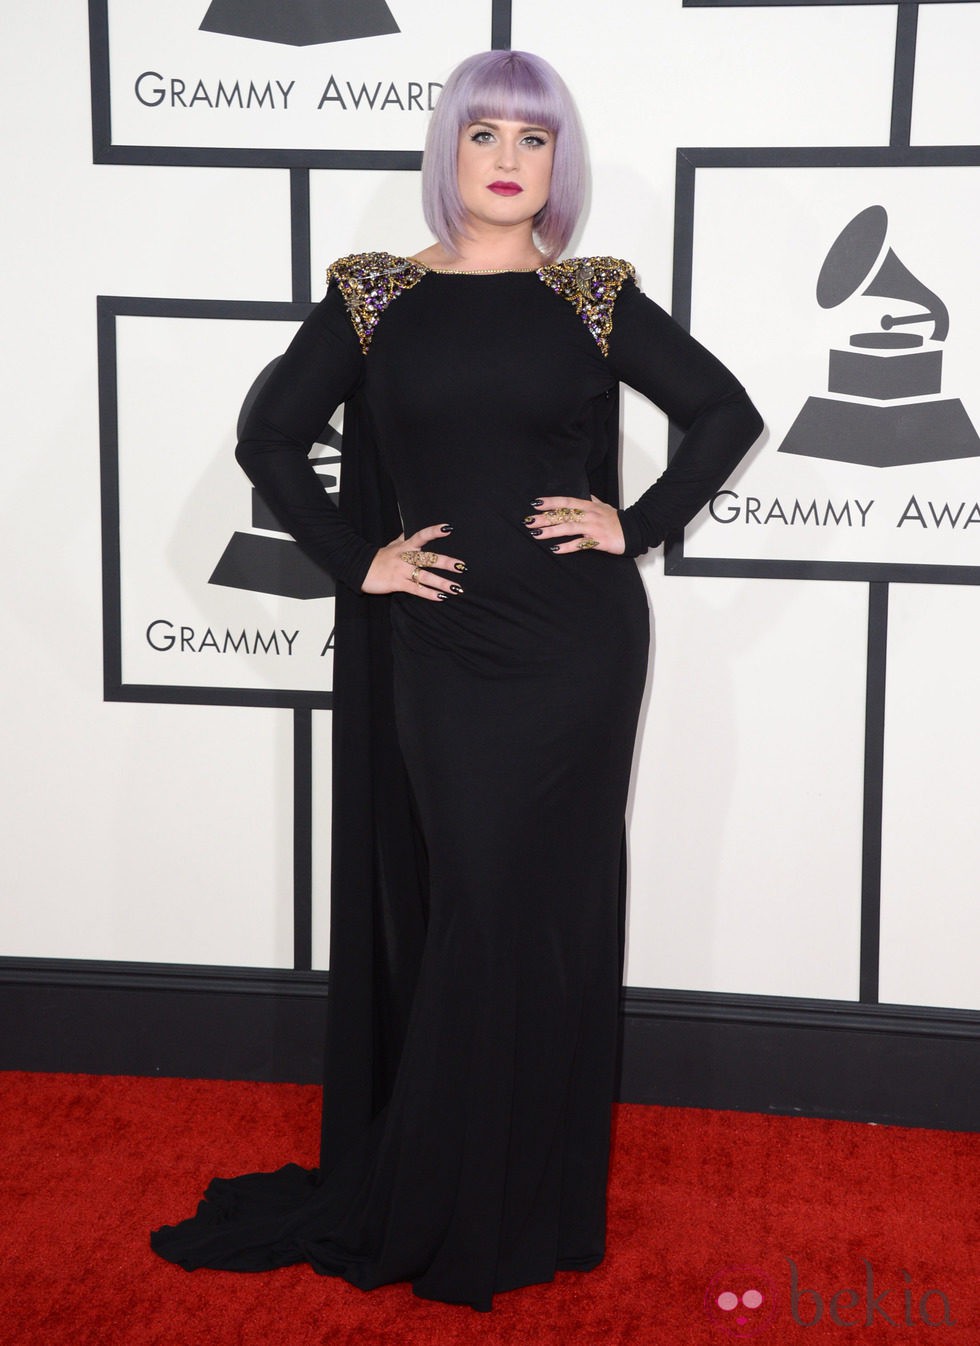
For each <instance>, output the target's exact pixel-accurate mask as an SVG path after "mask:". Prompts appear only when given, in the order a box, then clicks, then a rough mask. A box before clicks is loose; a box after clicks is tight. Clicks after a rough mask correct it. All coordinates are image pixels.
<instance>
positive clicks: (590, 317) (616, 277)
mask: <svg viewBox="0 0 980 1346" xmlns="http://www.w3.org/2000/svg"><path fill="white" fill-rule="evenodd" d="M538 276H539V277H540V278H541V280H543V281H544V283H545V285H547V286H548V287H549V289H552V290H554V292H555V294H558V295H561V297H562V298H563V299H567V300H568V302H569V303H570V304H571V305H572V307H573V308H574V309H575V312H576V313H577V314H578V315H579V316H580V318H581V319H582V321H583V322H584V323H585V325H586V327H587V328H588V329H589V331H590V332H591V333H592V335H593V337H594V338H595V341H596V344H597V345H598V347H599V349H600V350H601V351H602V353H603V355H608V354H609V334H610V332H611V331H612V327H613V306H614V305H615V303H616V297H617V296H618V294H619V292H620V290H621V289H622V287H623V284H624V282H625V281H627V280H634V279H635V278H636V271H635V270H634V268H633V266H632V265H631V263H629V262H624V261H622V260H621V259H620V258H618V257H569V258H567V259H566V260H565V261H564V262H552V263H551V264H550V265H548V266H543V267H541V269H540V270H539V271H538Z"/></svg>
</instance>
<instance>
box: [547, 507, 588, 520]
mask: <svg viewBox="0 0 980 1346" xmlns="http://www.w3.org/2000/svg"><path fill="white" fill-rule="evenodd" d="M584 513H585V511H584V510H581V509H575V508H570V507H569V506H568V505H560V506H559V508H558V509H546V510H545V512H544V517H545V518H546V519H547V520H548V522H549V523H572V522H575V521H577V520H579V519H581V517H582V515H583V514H584Z"/></svg>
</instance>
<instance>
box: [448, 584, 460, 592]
mask: <svg viewBox="0 0 980 1346" xmlns="http://www.w3.org/2000/svg"><path fill="white" fill-rule="evenodd" d="M449 588H450V589H451V590H452V592H453V593H454V594H461V593H462V592H463V586H462V585H461V584H450V586H449Z"/></svg>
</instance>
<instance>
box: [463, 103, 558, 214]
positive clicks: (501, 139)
mask: <svg viewBox="0 0 980 1346" xmlns="http://www.w3.org/2000/svg"><path fill="white" fill-rule="evenodd" d="M554 157H555V137H554V135H553V134H552V132H551V131H548V130H545V128H544V127H542V126H530V125H528V124H526V123H525V122H511V121H498V120H497V119H495V118H494V119H491V120H488V121H478V122H471V123H470V125H469V126H464V127H463V130H462V131H461V132H460V137H459V151H458V154H457V158H456V173H457V178H458V181H459V194H460V196H461V197H462V201H463V205H464V206H465V208H466V212H467V215H468V217H469V218H470V219H471V220H473V221H480V222H481V223H483V224H490V225H503V226H511V227H512V226H514V225H518V224H523V223H525V222H527V221H531V220H533V219H534V217H535V215H537V213H538V211H539V210H541V208H542V207H543V206H544V205H545V203H546V202H547V200H548V192H549V191H550V189H551V166H552V163H553V161H554Z"/></svg>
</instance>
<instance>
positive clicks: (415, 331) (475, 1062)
mask: <svg viewBox="0 0 980 1346" xmlns="http://www.w3.org/2000/svg"><path fill="white" fill-rule="evenodd" d="M330 274H331V281H332V283H331V284H330V286H329V289H328V292H327V296H326V298H325V299H324V300H323V302H322V303H321V304H320V305H319V306H318V307H317V309H316V310H315V312H314V313H313V314H312V316H311V317H310V318H309V319H308V320H307V322H306V323H305V324H304V326H303V328H302V329H301V330H300V332H299V333H298V334H297V336H296V338H295V339H294V341H293V343H292V345H291V346H290V348H289V350H288V351H287V353H286V354H285V356H284V357H283V359H282V361H281V362H280V364H279V365H278V367H277V369H276V370H275V372H274V374H273V375H272V377H271V378H270V379H269V381H268V383H267V385H266V387H265V389H264V390H263V393H262V394H261V396H260V398H259V400H258V401H257V403H256V405H255V407H254V408H253V411H252V413H251V416H250V419H249V422H248V424H247V426H246V429H245V433H244V436H243V440H242V443H241V445H240V446H239V459H240V461H241V462H242V464H243V466H244V467H245V469H246V471H247V472H248V473H249V475H250V477H251V478H252V480H253V481H254V482H255V484H256V486H257V487H258V488H259V490H260V492H262V493H263V494H264V495H265V497H266V498H267V500H268V502H269V504H270V506H271V508H272V510H273V512H274V513H275V514H276V515H277V517H278V518H279V519H280V520H281V521H282V523H283V525H284V527H287V528H288V529H289V530H290V531H291V532H292V533H293V534H294V536H295V537H296V538H297V540H298V541H299V542H300V544H301V545H303V546H304V547H305V548H306V549H307V550H308V551H309V553H310V554H311V555H313V556H314V557H315V558H316V559H317V560H318V561H320V562H321V563H322V564H323V565H325V566H326V567H327V568H328V569H330V570H331V571H332V572H333V573H334V575H335V576H336V577H337V579H338V580H339V581H340V583H339V585H338V624H337V633H338V634H337V649H336V661H335V704H334V718H335V729H334V776H335V780H334V800H335V818H334V830H333V898H332V918H331V920H332V925H331V956H330V993H329V1028H328V1043H327V1060H326V1070H325V1090H324V1133H323V1148H322V1154H321V1163H320V1167H319V1168H318V1169H316V1170H313V1171H312V1172H310V1171H307V1170H304V1169H301V1168H299V1167H298V1166H297V1165H287V1166H286V1167H285V1168H283V1169H280V1170H279V1171H277V1172H276V1173H273V1174H251V1175H246V1176H244V1177H239V1178H233V1179H215V1180H214V1182H213V1183H212V1184H211V1186H210V1187H209V1188H208V1191H207V1194H206V1197H205V1200H204V1201H203V1202H202V1203H201V1205H200V1207H199V1210H198V1213H197V1215H196V1216H195V1217H193V1218H192V1219H188V1220H184V1221H183V1222H182V1223H181V1224H179V1225H176V1226H173V1227H166V1228H163V1229H160V1230H157V1231H156V1232H155V1233H154V1235H153V1236H152V1243H153V1247H154V1248H155V1250H156V1251H157V1252H158V1253H160V1254H161V1255H162V1256H164V1257H166V1258H168V1259H169V1260H171V1261H174V1262H177V1263H179V1264H180V1265H181V1266H184V1267H186V1268H188V1269H192V1268H195V1267H205V1266H206V1267H220V1268H227V1269H232V1270H245V1271H248V1270H265V1269H268V1268H270V1267H274V1266H282V1265H286V1264H288V1263H293V1262H298V1261H308V1262H309V1263H311V1264H312V1266H313V1267H314V1268H315V1269H316V1270H317V1271H319V1272H322V1273H325V1274H330V1275H339V1276H343V1277H345V1278H346V1279H347V1280H349V1281H351V1282H353V1283H354V1284H356V1285H359V1286H361V1287H363V1288H365V1289H367V1288H371V1287H373V1286H377V1285H380V1284H384V1283H387V1282H391V1281H399V1280H409V1281H411V1282H412V1284H413V1287H414V1289H415V1291H416V1293H417V1294H419V1295H422V1296H424V1297H427V1298H432V1299H439V1300H444V1301H447V1302H450V1303H465V1304H471V1305H473V1306H474V1307H476V1308H480V1309H488V1308H490V1307H491V1304H492V1297H493V1294H494V1293H495V1292H497V1291H502V1290H506V1289H510V1288H513V1287H516V1286H520V1285H526V1284H530V1283H535V1282H541V1281H547V1280H550V1279H551V1278H552V1277H553V1276H554V1274H555V1272H556V1270H559V1269H580V1270H587V1269H589V1268H591V1267H594V1266H595V1265H596V1264H597V1263H598V1262H599V1261H600V1260H601V1258H602V1256H603V1252H604V1243H605V1187H606V1176H607V1162H608V1147H609V1123H610V1107H611V1103H612V1099H613V1092H614V1078H613V1075H614V1062H615V1057H616V1040H617V1014H618V1003H619V991H620V982H621V977H622V910H623V908H622V894H623V878H624V866H623V818H624V812H625V806H626V794H627V786H628V781H629V773H630V763H631V757H632V752H633V744H634V736H635V732H636V723H637V715H638V711H639V705H640V698H641V694H642V690H643V686H644V680H645V674H646V663H647V647H648V614H647V603H646V598H645V593H644V589H643V585H642V583H641V580H640V577H639V574H638V571H637V569H636V565H635V563H634V561H633V559H632V557H634V556H636V555H638V554H639V553H640V552H642V551H643V550H645V549H646V547H648V546H652V545H656V544H657V543H659V542H660V541H662V540H663V538H664V536H665V535H667V534H668V533H669V532H671V531H673V530H675V529H676V528H678V527H679V526H680V525H682V524H683V523H684V522H686V521H687V520H688V519H689V518H690V517H692V516H693V514H694V513H696V511H697V510H698V509H699V508H700V507H701V506H702V505H703V504H704V502H705V501H706V500H707V499H708V498H709V497H710V495H711V493H712V492H713V491H714V490H716V489H718V487H719V486H720V485H721V483H722V482H723V480H724V479H725V477H726V476H727V475H728V474H729V472H730V471H731V469H732V467H733V466H734V465H735V463H736V462H737V461H738V459H739V458H740V457H741V456H742V454H743V453H744V452H745V450H746V449H747V448H748V447H749V445H750V444H751V443H752V441H753V440H754V439H755V437H756V436H757V434H758V433H759V430H760V428H761V422H760V421H759V418H758V415H757V413H756V412H755V410H754V408H753V407H752V405H751V403H750V402H749V400H748V398H747V397H746V395H745V393H744V391H743V390H742V388H741V387H740V385H739V384H738V383H737V382H736V380H735V379H734V377H733V376H732V375H731V374H730V373H729V372H728V371H727V370H726V369H725V368H724V367H723V366H722V365H720V364H719V363H718V361H717V360H715V359H714V357H713V356H711V355H709V354H708V352H706V351H705V350H704V349H703V348H702V347H701V346H699V345H698V343H697V342H696V341H694V340H693V339H692V338H691V337H690V336H689V335H688V334H687V333H686V332H684V331H683V329H682V328H680V327H679V326H678V325H677V324H676V323H674V322H673V320H672V319H671V318H670V317H669V316H668V315H667V314H666V313H665V312H664V311H663V310H662V309H660V308H659V307H658V306H657V305H656V304H654V303H653V302H652V301H650V300H649V299H647V298H646V297H645V296H644V295H642V294H641V292H640V291H639V290H638V288H637V287H636V285H635V283H634V280H633V273H632V268H631V267H630V266H629V265H628V264H627V263H624V262H619V261H616V260H615V259H611V258H585V259H573V260H571V261H566V262H562V263H557V264H554V265H551V266H547V267H544V268H543V269H542V270H540V271H538V272H502V273H501V272H497V273H459V272H457V273H443V272H436V271H432V270H430V269H428V268H426V267H424V266H422V265H421V264H420V263H417V262H413V261H410V260H408V259H406V258H401V257H395V256H392V255H390V254H388V253H369V254H361V255H357V256H355V257H351V258H345V259H343V260H342V261H341V262H338V263H336V264H335V265H334V266H333V267H332V268H331V273H330ZM620 380H622V381H624V382H626V383H628V384H631V385H632V386H633V387H634V388H637V389H639V391H640V392H642V393H644V394H646V395H647V396H648V397H650V398H651V399H652V400H653V401H654V402H656V403H657V404H658V405H660V406H661V407H663V408H664V410H665V411H666V412H667V413H668V415H670V416H671V417H672V418H673V419H674V420H675V421H677V422H678V423H679V424H680V425H681V426H682V427H684V428H685V429H686V434H685V437H684V440H683V442H682V444H681V446H680V447H679V449H678V450H677V452H676V453H675V454H674V456H673V459H672V461H671V464H670V466H669V467H668V469H667V471H666V473H665V474H664V475H663V476H662V477H661V478H660V480H659V481H658V482H657V483H655V484H654V485H653V486H652V487H651V488H650V490H649V491H647V492H646V494H645V495H644V496H643V497H642V498H641V499H640V501H638V502H637V504H635V505H633V506H632V507H631V508H629V509H625V510H622V511H621V512H620V518H621V521H622V524H623V530H624V535H625V538H626V543H627V555H624V556H614V555H610V554H608V553H605V552H602V551H598V550H581V551H579V550H576V551H574V552H572V553H569V554H565V555H555V554H554V553H553V552H552V551H551V550H550V545H549V541H547V540H544V539H539V538H535V537H533V536H532V535H531V534H530V533H529V531H528V529H527V527H526V526H525V523H524V519H525V516H526V515H528V514H529V513H531V512H533V506H532V502H533V501H534V500H536V499H538V498H539V497H542V496H551V495H566V496H574V497H577V498H588V496H589V495H590V493H591V494H595V495H596V496H598V497H599V498H600V499H603V500H606V501H607V502H609V503H612V504H617V505H618V486H617V470H618V469H617V447H618V430H617V423H618V414H617V411H618V383H619V381H620ZM341 402H343V403H345V420H344V450H343V453H344V462H343V472H342V478H343V480H342V485H341V509H340V512H339V513H338V511H337V510H336V509H335V508H334V507H333V506H332V505H331V504H330V503H329V501H328V500H327V499H326V497H325V495H324V492H323V490H322V486H321V484H320V482H319V481H318V479H317V478H316V476H315V474H314V473H313V472H312V469H311V468H310V466H309V464H308V460H307V453H308V450H309V447H310V445H311V444H312V443H313V442H314V440H315V439H316V438H317V437H318V434H319V432H320V431H321V429H322V427H323V425H324V424H325V423H326V421H327V419H328V416H329V415H330V414H331V413H332V412H333V411H334V409H335V408H336V407H337V406H338V405H339V404H340V403H341ZM442 523H448V524H451V525H452V528H453V531H452V533H451V534H449V535H448V536H447V537H446V540H445V541H444V542H436V543H433V544H429V545H430V549H431V550H433V551H436V552H442V553H443V554H446V555H451V556H455V557H459V558H461V559H462V560H464V561H465V562H466V567H467V569H466V572H465V574H463V575H461V576H459V575H455V574H453V576H452V577H453V578H454V579H458V580H459V581H460V583H461V584H462V585H463V587H464V590H465V592H464V593H463V594H461V595H458V596H454V597H452V598H450V599H448V600H445V601H442V602H438V603H434V602H427V601H424V600H421V599H419V598H416V597H415V596H414V595H406V594H396V595H394V596H392V597H391V598H379V597H369V596H366V595H363V594H362V593H360V586H361V583H362V581H363V578H364V576H365V574H366V572H367V569H368V567H369V565H370V563H371V560H372V558H373V556H374V553H375V551H376V549H377V547H378V546H379V545H380V544H382V543H386V542H388V541H390V540H391V538H392V537H395V536H397V535H398V534H399V533H400V532H401V531H402V528H403V527H404V532H405V534H406V535H410V534H411V533H413V532H414V531H415V530H416V529H418V528H420V527H423V526H426V525H430V524H442Z"/></svg>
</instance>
